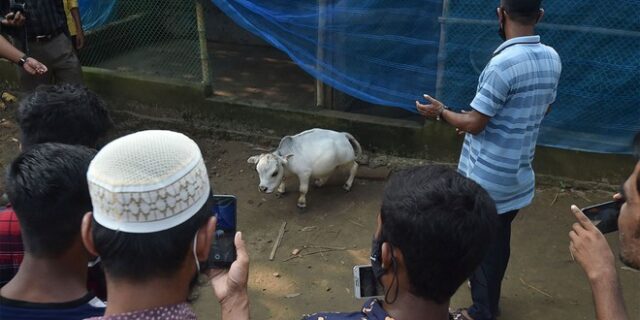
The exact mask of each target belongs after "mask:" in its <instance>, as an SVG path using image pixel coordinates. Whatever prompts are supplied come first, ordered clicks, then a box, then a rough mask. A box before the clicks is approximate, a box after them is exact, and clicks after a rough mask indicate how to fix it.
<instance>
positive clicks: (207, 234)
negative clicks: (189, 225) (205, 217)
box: [196, 217, 216, 261]
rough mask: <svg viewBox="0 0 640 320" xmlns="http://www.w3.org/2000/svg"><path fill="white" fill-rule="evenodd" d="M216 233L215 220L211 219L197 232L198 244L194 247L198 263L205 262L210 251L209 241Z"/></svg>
mask: <svg viewBox="0 0 640 320" xmlns="http://www.w3.org/2000/svg"><path fill="white" fill-rule="evenodd" d="M215 232H216V218H215V217H211V218H210V219H209V221H207V223H206V224H205V225H203V226H202V227H200V230H198V235H197V238H198V243H197V245H196V255H197V256H198V261H206V260H207V259H208V258H209V251H210V250H211V240H212V239H213V236H214V235H215Z"/></svg>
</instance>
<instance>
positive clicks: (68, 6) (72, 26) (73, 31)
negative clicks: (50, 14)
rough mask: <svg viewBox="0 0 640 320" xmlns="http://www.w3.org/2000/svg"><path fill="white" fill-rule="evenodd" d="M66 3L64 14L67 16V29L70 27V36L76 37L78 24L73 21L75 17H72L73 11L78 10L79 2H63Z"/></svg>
mask: <svg viewBox="0 0 640 320" xmlns="http://www.w3.org/2000/svg"><path fill="white" fill-rule="evenodd" d="M63 1H64V13H65V14H66V16H67V27H69V34H70V35H71V36H75V35H76V34H78V29H77V28H76V22H75V21H74V20H73V15H71V9H74V8H78V0H63Z"/></svg>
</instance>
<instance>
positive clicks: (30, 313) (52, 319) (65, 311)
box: [0, 294, 106, 320]
mask: <svg viewBox="0 0 640 320" xmlns="http://www.w3.org/2000/svg"><path fill="white" fill-rule="evenodd" d="M105 307H106V306H105V304H104V302H102V301H101V300H100V299H98V298H96V297H95V296H94V295H92V294H87V295H86V296H84V297H82V298H80V299H78V300H74V301H69V302H63V303H32V302H26V301H18V300H12V299H7V298H4V297H0V319H2V320H34V319H47V320H81V319H85V318H89V317H95V316H99V315H103V314H104V310H105Z"/></svg>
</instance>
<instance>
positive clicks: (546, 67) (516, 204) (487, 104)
mask: <svg viewBox="0 0 640 320" xmlns="http://www.w3.org/2000/svg"><path fill="white" fill-rule="evenodd" d="M497 14H498V20H499V23H500V29H499V34H500V35H501V36H502V38H503V39H504V40H505V42H504V43H503V44H502V45H500V46H499V47H498V49H496V51H495V52H494V56H493V58H492V59H491V61H490V62H489V63H488V64H487V66H486V67H485V69H484V71H483V72H482V74H481V75H480V80H479V85H478V88H477V92H476V96H475V98H474V99H473V101H472V102H471V108H472V110H471V111H469V112H464V113H456V112H453V111H451V110H449V109H448V108H447V107H446V106H445V105H444V104H443V103H441V102H440V101H437V100H435V99H433V98H431V97H430V96H428V95H425V98H426V99H427V100H428V101H429V104H426V105H424V104H421V103H419V102H416V106H417V108H418V111H419V112H420V114H422V115H423V116H425V117H428V118H439V119H443V120H444V121H446V122H447V123H449V124H451V125H452V126H454V127H456V128H457V129H458V131H459V132H461V133H466V137H465V141H464V145H463V147H462V153H461V155H460V162H459V164H458V171H460V173H462V174H463V175H465V176H466V177H469V178H471V179H472V180H474V181H476V182H477V183H479V184H480V185H481V186H482V187H484V188H485V189H486V190H487V191H488V192H489V194H490V195H491V197H492V198H493V200H494V201H495V202H496V207H497V208H498V213H499V221H500V222H499V228H498V231H497V232H496V234H495V237H494V240H493V245H492V247H491V249H490V250H489V253H488V254H487V256H486V257H485V260H484V261H483V263H482V264H481V265H480V267H479V268H478V269H477V270H476V272H475V273H474V274H473V275H472V276H471V279H470V280H471V294H472V298H473V305H472V306H471V307H470V308H469V309H461V310H459V314H461V315H462V316H463V318H462V319H473V320H484V319H495V317H496V316H498V314H499V300H500V287H501V283H502V278H503V277H504V273H505V271H506V268H507V264H508V262H509V256H510V239H511V222H512V221H513V219H514V218H515V217H516V215H517V213H518V211H519V210H520V209H522V208H524V207H526V206H527V205H529V204H530V203H531V201H532V200H533V197H534V193H535V175H534V172H533V168H532V166H531V162H532V161H533V158H534V154H535V147H536V141H537V138H538V133H539V129H540V123H541V122H542V120H543V118H544V116H545V114H546V113H547V112H549V111H550V106H551V104H552V103H553V102H554V101H555V98H556V92H557V88H558V81H559V78H560V73H561V69H562V66H561V62H560V57H559V56H558V54H557V53H556V51H555V50H553V48H551V47H548V46H545V45H543V44H542V43H540V36H537V35H535V25H536V24H537V22H538V21H540V19H541V18H542V16H543V14H544V11H543V10H542V9H541V0H502V1H501V3H500V7H499V8H498V9H497Z"/></svg>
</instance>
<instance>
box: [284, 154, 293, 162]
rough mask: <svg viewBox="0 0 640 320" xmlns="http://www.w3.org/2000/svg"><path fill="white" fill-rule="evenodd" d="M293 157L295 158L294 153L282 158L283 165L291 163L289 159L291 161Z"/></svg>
mask: <svg viewBox="0 0 640 320" xmlns="http://www.w3.org/2000/svg"><path fill="white" fill-rule="evenodd" d="M291 157H293V153H289V154H288V155H286V156H284V157H282V163H284V164H287V163H289V159H291Z"/></svg>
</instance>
